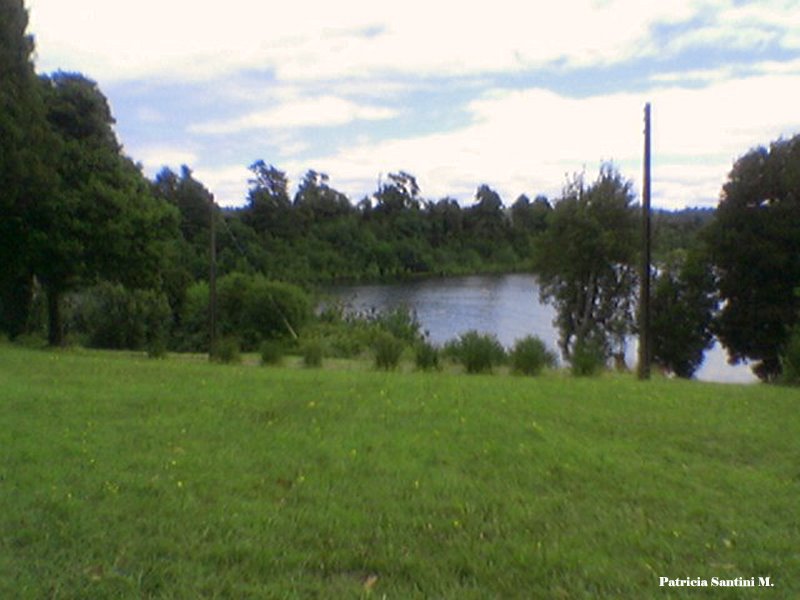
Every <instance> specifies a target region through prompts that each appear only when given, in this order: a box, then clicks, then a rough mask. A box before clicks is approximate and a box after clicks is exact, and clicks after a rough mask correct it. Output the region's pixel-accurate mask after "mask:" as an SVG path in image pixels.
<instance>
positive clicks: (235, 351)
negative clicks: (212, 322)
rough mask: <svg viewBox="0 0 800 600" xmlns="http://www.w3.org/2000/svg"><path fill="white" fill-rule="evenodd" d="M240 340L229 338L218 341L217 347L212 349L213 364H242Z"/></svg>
mask: <svg viewBox="0 0 800 600" xmlns="http://www.w3.org/2000/svg"><path fill="white" fill-rule="evenodd" d="M239 348H240V345H239V340H238V339H237V338H235V337H232V336H228V337H224V338H222V339H221V340H217V343H216V347H215V348H212V349H211V353H210V358H211V361H212V362H217V363H223V364H236V363H240V362H242V355H241V351H240V349H239Z"/></svg>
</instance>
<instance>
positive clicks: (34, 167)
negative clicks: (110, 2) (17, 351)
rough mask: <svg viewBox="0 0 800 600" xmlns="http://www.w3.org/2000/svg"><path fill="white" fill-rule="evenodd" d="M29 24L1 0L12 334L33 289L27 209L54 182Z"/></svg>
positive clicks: (0, 165)
mask: <svg viewBox="0 0 800 600" xmlns="http://www.w3.org/2000/svg"><path fill="white" fill-rule="evenodd" d="M27 26H28V13H27V11H26V10H25V7H24V4H23V2H22V0H0V265H2V267H1V268H0V331H5V332H7V333H9V334H10V335H11V336H12V337H13V336H15V335H17V334H19V333H21V332H22V331H23V329H24V327H25V324H26V321H27V317H28V312H29V307H30V303H31V294H32V289H33V272H32V268H31V264H30V262H31V242H32V240H31V236H30V228H29V227H28V225H27V224H26V211H27V209H28V207H29V206H30V204H31V203H33V202H34V201H36V200H37V199H38V198H41V197H43V196H44V195H45V194H47V193H48V191H49V190H50V189H52V186H53V185H54V183H55V173H54V171H53V169H52V161H51V156H50V154H51V150H52V147H53V142H52V139H51V137H52V136H51V134H50V130H49V127H48V124H47V119H46V118H45V108H44V103H43V100H42V96H41V90H40V87H39V82H38V79H37V77H36V74H35V72H34V68H33V62H32V60H31V55H32V53H33V49H34V43H33V37H32V36H30V35H27V34H26V29H27Z"/></svg>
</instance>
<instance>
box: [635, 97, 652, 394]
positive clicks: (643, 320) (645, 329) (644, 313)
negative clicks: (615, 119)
mask: <svg viewBox="0 0 800 600" xmlns="http://www.w3.org/2000/svg"><path fill="white" fill-rule="evenodd" d="M651 258H652V257H651V228H650V103H649V102H648V103H647V104H645V105H644V186H643V190H642V271H641V285H640V288H639V368H638V375H639V379H649V378H650V359H651V356H652V348H651V341H650V263H651Z"/></svg>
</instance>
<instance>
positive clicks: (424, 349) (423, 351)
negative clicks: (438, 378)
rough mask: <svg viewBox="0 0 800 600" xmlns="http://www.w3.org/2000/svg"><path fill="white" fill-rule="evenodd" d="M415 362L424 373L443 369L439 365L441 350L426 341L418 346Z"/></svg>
mask: <svg viewBox="0 0 800 600" xmlns="http://www.w3.org/2000/svg"><path fill="white" fill-rule="evenodd" d="M414 360H415V363H416V365H417V368H418V369H420V370H422V371H432V370H436V371H438V370H439V369H440V368H441V365H440V364H439V349H438V348H436V346H434V345H433V344H431V343H429V342H426V341H421V342H419V343H418V344H417V347H416V349H415V353H414Z"/></svg>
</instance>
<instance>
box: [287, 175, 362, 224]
mask: <svg viewBox="0 0 800 600" xmlns="http://www.w3.org/2000/svg"><path fill="white" fill-rule="evenodd" d="M328 182H329V178H328V176H327V175H326V174H325V173H318V172H317V171H314V170H309V171H308V172H306V174H305V176H304V177H303V180H302V181H301V182H300V185H299V186H298V188H297V194H295V197H294V208H295V209H296V210H297V211H298V212H299V213H300V215H301V221H302V222H303V224H304V225H305V226H306V228H307V227H308V226H310V225H311V224H313V223H317V222H326V221H327V222H329V221H331V220H333V219H337V218H340V217H344V216H347V215H348V214H350V213H351V212H352V211H353V207H352V206H351V204H350V201H349V200H348V199H347V196H345V195H344V194H342V193H341V192H339V191H337V190H335V189H333V188H332V187H330V185H329V184H328Z"/></svg>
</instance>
